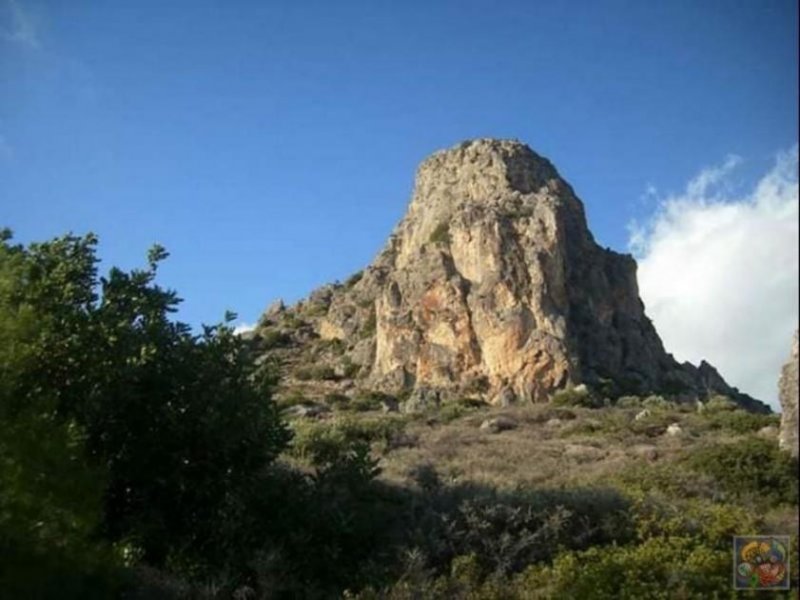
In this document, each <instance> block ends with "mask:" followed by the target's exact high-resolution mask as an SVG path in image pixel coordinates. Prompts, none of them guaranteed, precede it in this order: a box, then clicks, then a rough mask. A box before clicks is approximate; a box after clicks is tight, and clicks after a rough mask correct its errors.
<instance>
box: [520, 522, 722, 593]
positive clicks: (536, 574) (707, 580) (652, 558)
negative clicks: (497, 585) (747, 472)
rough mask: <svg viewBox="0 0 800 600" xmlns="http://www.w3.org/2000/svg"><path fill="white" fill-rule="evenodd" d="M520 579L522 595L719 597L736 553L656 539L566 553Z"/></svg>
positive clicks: (689, 541)
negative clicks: (637, 543) (548, 564)
mask: <svg viewBox="0 0 800 600" xmlns="http://www.w3.org/2000/svg"><path fill="white" fill-rule="evenodd" d="M515 584H516V587H517V593H518V594H519V595H517V597H520V598H521V597H527V598H593V599H597V600H618V599H620V598H622V599H631V600H633V599H636V598H652V599H654V600H660V599H663V600H671V599H673V598H686V599H689V598H696V599H698V600H699V599H706V598H712V597H713V598H716V597H719V596H718V594H719V592H723V593H727V592H728V590H730V587H731V553H730V549H726V550H713V549H710V548H708V547H706V546H704V545H703V544H702V543H700V542H699V541H697V540H694V539H691V538H681V537H667V538H661V537H659V538H652V539H649V540H646V541H644V542H643V543H641V544H639V545H635V546H610V547H603V548H597V547H596V548H590V549H588V550H585V551H582V552H565V553H562V554H560V555H559V556H558V557H557V558H556V559H555V560H554V561H553V564H552V566H533V567H530V568H529V569H528V570H526V571H525V573H523V574H522V575H521V576H520V577H519V578H518V579H517V581H516V582H515Z"/></svg>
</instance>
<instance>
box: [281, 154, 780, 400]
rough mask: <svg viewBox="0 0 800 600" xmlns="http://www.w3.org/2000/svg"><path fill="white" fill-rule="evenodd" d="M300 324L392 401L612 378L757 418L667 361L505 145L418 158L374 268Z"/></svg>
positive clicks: (549, 187) (558, 191) (555, 177)
mask: <svg viewBox="0 0 800 600" xmlns="http://www.w3.org/2000/svg"><path fill="white" fill-rule="evenodd" d="M287 310H291V309H287ZM295 313H296V314H299V315H304V318H305V319H306V321H307V322H310V323H312V325H313V328H314V331H315V332H316V334H317V335H319V336H320V337H321V338H322V339H325V340H340V343H341V344H342V345H343V346H344V348H345V350H344V356H345V357H346V360H347V361H348V363H355V364H357V365H360V367H361V370H360V376H361V384H362V385H363V386H365V387H371V388H374V389H380V390H384V391H387V392H393V393H398V392H401V391H403V390H406V391H409V390H413V391H414V393H415V394H416V395H419V396H420V397H424V398H434V399H435V401H436V402H438V401H439V399H441V400H446V399H447V398H449V397H452V396H455V395H461V396H464V395H469V396H478V397H481V398H484V399H487V400H489V401H492V402H494V403H497V404H508V403H510V402H513V401H534V402H540V401H544V400H547V399H548V398H549V396H550V395H551V394H552V392H553V391H554V390H557V389H560V388H564V387H565V386H568V385H577V384H580V383H587V384H589V385H590V386H598V385H603V384H606V385H607V384H608V383H609V382H610V381H613V382H615V383H616V384H617V385H618V386H621V387H624V388H625V389H626V390H628V391H630V392H641V393H645V392H651V391H665V390H669V391H672V392H676V393H677V392H683V393H686V394H687V395H689V396H691V395H695V396H696V395H698V394H700V395H705V394H706V393H708V392H710V391H713V392H717V393H723V394H727V395H730V396H733V397H734V398H735V399H737V401H739V402H741V403H744V404H746V405H747V406H748V408H752V409H755V410H768V409H767V408H766V407H765V406H764V405H762V404H761V403H759V402H757V401H755V400H753V399H751V398H749V397H747V396H745V395H743V394H739V393H738V392H737V391H736V390H735V389H733V388H730V387H729V386H727V384H726V383H725V382H724V381H723V380H722V378H721V377H720V376H719V374H718V373H717V372H716V371H715V370H714V369H713V367H711V366H710V365H708V364H706V363H703V364H702V365H701V367H700V368H699V369H698V368H695V367H693V366H691V365H689V364H688V363H685V364H682V365H681V364H678V363H677V362H676V361H675V360H674V359H673V358H672V356H671V355H669V354H667V353H666V352H665V351H664V348H663V346H662V344H661V341H660V339H659V337H658V335H657V333H656V331H655V329H654V327H653V325H652V323H651V322H650V320H649V319H648V318H647V317H646V315H645V313H644V306H643V304H642V302H641V300H640V299H639V293H638V287H637V283H636V263H635V261H634V260H633V258H632V257H631V256H629V255H624V254H618V253H616V252H613V251H611V250H608V249H604V248H601V247H600V246H598V245H597V244H596V243H595V241H594V239H593V237H592V235H591V233H590V232H589V230H588V227H587V224H586V217H585V215H584V210H583V205H582V204H581V202H580V200H579V199H578V198H577V197H576V196H575V193H574V192H573V190H572V188H571V187H570V186H569V185H568V184H567V183H566V182H565V181H564V180H563V179H561V177H560V176H559V174H558V173H557V171H556V169H555V168H554V167H553V165H552V164H550V162H549V161H547V160H546V159H544V158H542V157H541V156H539V155H537V154H536V153H535V152H533V151H532V150H531V149H530V148H528V147H527V146H525V145H523V144H521V143H519V142H516V141H505V140H488V139H482V140H475V141H471V142H465V143H463V144H460V145H458V146H456V147H454V148H451V149H449V150H445V151H441V152H437V153H435V154H434V155H432V156H431V157H430V158H428V159H427V160H425V161H424V162H423V163H422V165H421V166H420V167H419V170H418V173H417V178H416V183H415V189H414V193H413V197H412V200H411V203H410V205H409V208H408V212H407V214H406V215H405V217H404V218H403V219H402V220H401V222H400V223H399V224H398V225H397V227H396V229H395V231H394V232H393V233H392V234H391V236H390V237H389V240H388V242H387V244H386V246H385V247H384V249H383V250H382V251H381V252H380V254H379V255H378V257H377V258H376V259H375V261H374V262H373V264H372V265H371V266H369V267H368V268H367V269H366V270H365V271H364V272H363V273H362V274H360V275H359V276H354V277H353V278H351V280H349V281H348V282H347V283H345V284H344V285H338V286H332V287H331V286H327V287H325V288H323V289H322V290H319V291H317V292H315V293H313V294H312V295H311V297H310V298H309V300H308V301H305V302H302V303H300V304H299V305H298V306H297V307H295ZM266 324H267V325H269V324H270V321H269V319H267V320H266ZM272 324H273V325H277V324H278V322H272Z"/></svg>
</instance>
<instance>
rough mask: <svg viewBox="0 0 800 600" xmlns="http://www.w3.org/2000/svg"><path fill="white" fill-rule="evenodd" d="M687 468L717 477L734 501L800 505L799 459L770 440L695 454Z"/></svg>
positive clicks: (748, 441) (715, 447)
mask: <svg viewBox="0 0 800 600" xmlns="http://www.w3.org/2000/svg"><path fill="white" fill-rule="evenodd" d="M687 464H688V466H690V467H691V468H692V469H694V470H695V471H697V472H699V473H703V474H706V475H709V476H711V477H713V478H714V479H715V480H716V481H717V482H718V483H719V484H720V486H722V488H723V490H725V491H726V492H727V493H728V494H729V495H730V496H731V497H734V498H748V499H752V500H754V501H756V502H757V503H759V504H762V503H765V502H766V503H778V502H786V503H789V504H797V500H798V480H797V459H796V458H794V459H793V458H791V457H789V456H788V455H787V454H786V453H784V452H782V451H781V450H779V449H778V445H777V444H776V443H774V442H772V441H769V440H763V439H759V438H745V439H744V440H742V441H739V442H735V443H731V444H716V445H713V446H710V447H707V448H702V449H700V450H697V451H695V452H694V453H693V454H692V455H690V456H689V457H688V459H687Z"/></svg>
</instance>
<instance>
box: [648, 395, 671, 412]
mask: <svg viewBox="0 0 800 600" xmlns="http://www.w3.org/2000/svg"><path fill="white" fill-rule="evenodd" d="M642 406H643V407H644V408H649V409H651V410H652V409H655V410H669V409H674V408H675V404H673V403H672V402H670V401H669V400H667V399H666V398H664V397H663V396H657V395H650V396H647V397H646V398H645V399H644V400H642Z"/></svg>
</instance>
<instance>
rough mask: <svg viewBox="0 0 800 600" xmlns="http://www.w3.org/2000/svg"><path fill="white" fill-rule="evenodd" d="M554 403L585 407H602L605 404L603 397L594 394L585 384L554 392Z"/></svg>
mask: <svg viewBox="0 0 800 600" xmlns="http://www.w3.org/2000/svg"><path fill="white" fill-rule="evenodd" d="M552 403H553V404H555V405H556V406H582V407H584V408H601V407H602V406H603V405H604V402H603V399H602V398H600V397H599V396H597V395H596V394H593V393H592V392H591V391H590V390H589V388H588V387H586V385H584V384H581V385H578V386H575V387H568V388H566V389H563V390H558V391H557V392H556V393H555V394H553V397H552Z"/></svg>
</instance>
